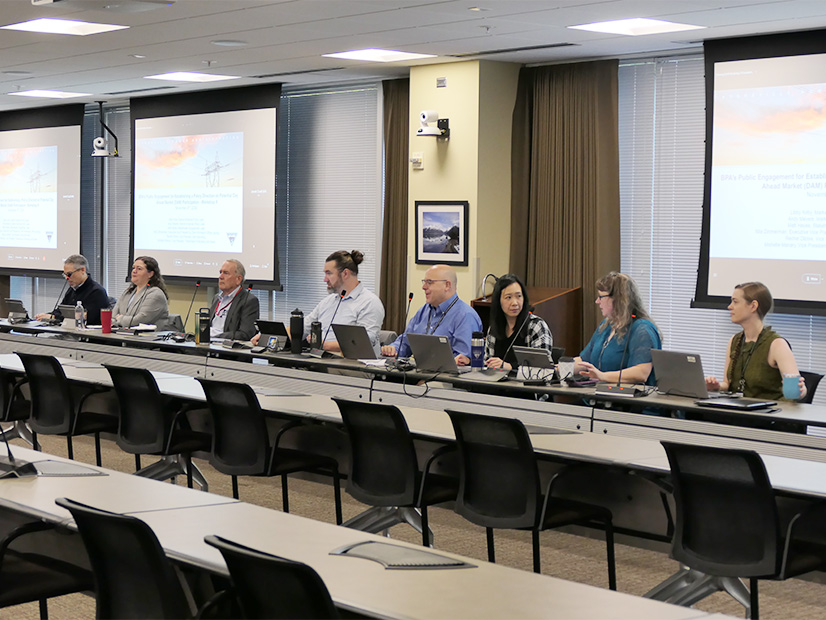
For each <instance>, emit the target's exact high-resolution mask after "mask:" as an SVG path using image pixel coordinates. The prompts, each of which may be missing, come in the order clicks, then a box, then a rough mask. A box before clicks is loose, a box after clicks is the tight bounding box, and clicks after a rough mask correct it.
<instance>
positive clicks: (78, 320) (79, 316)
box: [75, 301, 86, 329]
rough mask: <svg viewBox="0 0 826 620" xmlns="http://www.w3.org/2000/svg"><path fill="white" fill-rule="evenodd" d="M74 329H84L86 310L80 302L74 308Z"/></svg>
mask: <svg viewBox="0 0 826 620" xmlns="http://www.w3.org/2000/svg"><path fill="white" fill-rule="evenodd" d="M75 329H86V310H85V309H84V308H83V302H82V301H78V302H77V305H76V306H75Z"/></svg>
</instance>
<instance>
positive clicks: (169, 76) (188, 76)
mask: <svg viewBox="0 0 826 620" xmlns="http://www.w3.org/2000/svg"><path fill="white" fill-rule="evenodd" d="M144 77H145V78H146V79H147V80H169V81H170V82H220V81H221V80H237V79H238V78H239V77H240V76H237V75H212V74H210V73H194V72H192V71H173V72H171V73H159V74H158V75H145V76H144Z"/></svg>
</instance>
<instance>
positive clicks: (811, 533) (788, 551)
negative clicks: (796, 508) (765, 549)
mask: <svg viewBox="0 0 826 620" xmlns="http://www.w3.org/2000/svg"><path fill="white" fill-rule="evenodd" d="M825 524H826V501H821V502H818V503H816V504H813V505H811V506H808V507H806V508H804V509H803V510H801V511H800V512H798V513H797V514H796V515H795V516H794V517H792V520H791V521H790V522H789V525H788V527H787V528H786V540H785V541H784V547H783V561H782V564H781V566H780V575H781V576H782V575H785V574H786V569H787V567H788V566H789V563H790V560H791V559H792V557H791V555H792V554H793V553H794V551H793V550H792V548H791V547H792V542H794V541H795V540H798V539H803V540H806V541H807V542H814V543H820V544H821V545H822V546H823V548H824V549H825V550H826V525H825Z"/></svg>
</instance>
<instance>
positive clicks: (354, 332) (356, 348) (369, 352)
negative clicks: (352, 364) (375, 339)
mask: <svg viewBox="0 0 826 620" xmlns="http://www.w3.org/2000/svg"><path fill="white" fill-rule="evenodd" d="M332 328H333V333H334V334H335V335H336V340H337V341H338V346H339V347H341V354H342V355H343V356H344V357H346V358H347V359H351V360H371V359H377V358H378V357H379V356H378V354H377V353H376V350H375V349H374V348H373V344H372V343H371V342H370V336H369V335H368V334H367V330H366V329H365V328H364V326H363V325H341V324H337V323H333V324H332Z"/></svg>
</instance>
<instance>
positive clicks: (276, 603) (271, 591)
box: [204, 536, 338, 619]
mask: <svg viewBox="0 0 826 620" xmlns="http://www.w3.org/2000/svg"><path fill="white" fill-rule="evenodd" d="M204 542H205V543H207V544H208V545H212V546H213V547H215V548H217V549H218V550H219V551H220V552H221V555H223V556H224V561H225V562H226V563H227V568H228V569H229V576H230V579H231V581H232V593H233V594H234V595H235V598H236V600H237V602H238V605H239V607H240V608H241V611H242V612H243V617H245V618H285V619H287V618H296V619H299V618H338V612H337V611H336V607H335V604H334V603H333V599H332V598H330V592H329V591H328V590H327V586H325V585H324V582H323V581H322V580H321V577H319V576H318V573H317V572H315V571H314V570H313V569H312V568H311V567H309V566H307V565H306V564H302V563H301V562H293V561H292V560H288V559H286V558H281V557H278V556H275V555H270V554H268V553H264V552H262V551H256V550H255V549H250V548H249V547H245V546H244V545H239V544H238V543H235V542H231V541H229V540H226V539H224V538H221V537H219V536H207V537H206V538H204Z"/></svg>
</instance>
